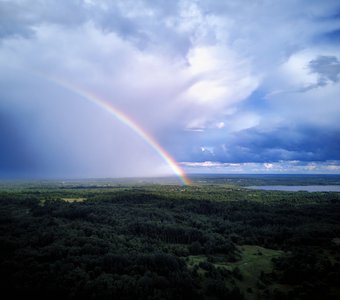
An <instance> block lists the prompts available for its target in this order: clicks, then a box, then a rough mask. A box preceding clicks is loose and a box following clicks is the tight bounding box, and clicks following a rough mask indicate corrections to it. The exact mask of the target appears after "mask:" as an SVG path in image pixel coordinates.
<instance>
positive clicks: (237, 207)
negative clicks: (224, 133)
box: [0, 186, 340, 300]
mask: <svg viewBox="0 0 340 300" xmlns="http://www.w3.org/2000/svg"><path fill="white" fill-rule="evenodd" d="M162 189H164V190H165V192H164V193H162ZM186 189H187V190H184V192H182V187H174V186H165V187H162V186H159V187H157V186H151V187H145V188H142V187H139V188H120V189H117V190H114V189H108V190H105V189H103V188H100V189H94V188H93V187H91V189H86V188H85V186H81V188H79V189H77V188H76V187H73V188H72V189H68V190H66V189H63V188H60V189H50V188H48V189H46V190H44V189H42V190H33V189H32V190H31V189H30V190H24V191H21V192H17V193H15V192H2V194H0V276H1V278H2V280H1V283H0V287H1V289H2V291H3V293H4V292H6V291H7V292H9V293H11V294H12V295H13V296H23V295H25V296H34V295H39V296H43V297H46V298H48V299H51V298H58V299H60V298H65V299H76V298H82V299H112V298H115V299H178V300H180V299H189V298H193V299H242V298H243V295H244V294H245V293H248V294H249V295H255V294H257V293H260V294H261V295H262V296H261V298H263V299H266V298H269V299H270V298H275V299H290V298H289V297H291V299H319V298H317V297H319V296H320V299H321V298H322V297H321V296H322V295H327V297H328V296H329V297H330V298H331V297H332V291H331V289H332V287H336V286H337V285H338V284H339V271H338V270H339V261H337V262H336V261H335V262H334V261H331V260H330V259H329V258H328V255H327V253H333V254H332V257H334V259H336V257H337V255H336V253H338V251H339V249H338V247H339V246H337V245H335V244H334V242H333V239H334V238H339V237H340V224H339V220H340V201H339V197H338V195H337V194H331V193H326V194H319V193H317V194H308V193H295V194H293V193H279V192H274V193H272V192H261V191H256V192H255V191H252V192H251V195H255V196H254V197H256V199H257V200H256V201H252V200H251V197H252V196H251V195H250V193H249V191H245V190H239V189H230V190H229V192H225V191H223V190H222V189H221V187H216V189H215V188H214V187H213V186H206V187H195V186H194V187H192V188H186ZM169 191H170V192H169ZM222 192H223V193H222ZM63 197H65V198H72V197H75V198H86V200H85V201H83V202H67V201H64V200H62V198H63ZM214 197H215V198H216V200H218V201H214V199H213V198H214ZM259 198H263V201H258V199H259ZM234 200H237V201H234ZM243 244H251V245H259V246H262V247H266V248H272V249H280V250H285V251H287V252H288V253H289V255H287V256H283V257H282V258H279V259H276V260H275V262H274V266H275V270H274V271H273V273H272V274H264V273H261V276H260V278H259V280H258V286H257V289H258V290H255V288H256V287H253V288H252V289H251V288H249V289H248V291H247V290H244V291H243V290H242V289H241V290H240V286H242V282H243V280H244V278H243V275H242V272H241V271H240V269H238V268H237V267H236V268H234V269H233V270H229V269H227V268H224V267H223V266H222V267H220V266H218V263H219V260H218V259H216V258H217V257H219V258H220V259H221V257H222V258H223V263H226V262H229V263H231V262H235V261H237V260H238V259H239V255H240V254H239V250H238V249H237V247H236V245H243ZM320 251H321V252H320ZM325 251H326V252H325ZM327 251H328V252H327ZM332 251H333V252H332ZM258 255H259V256H261V255H262V253H259V254H258ZM189 257H205V258H206V259H205V260H202V261H200V262H199V263H197V264H196V265H193V266H192V267H190V266H189V265H188V263H187V260H188V259H189ZM273 282H277V283H282V284H285V285H289V286H291V287H292V288H291V290H292V291H294V293H295V294H294V297H293V296H292V294H289V293H291V291H288V292H287V291H281V290H273V291H272V292H269V290H267V286H268V285H270V284H271V283H273ZM292 293H293V292H292ZM308 297H309V298H308ZM313 297H314V298H313Z"/></svg>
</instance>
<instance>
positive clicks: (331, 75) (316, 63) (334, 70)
mask: <svg viewBox="0 0 340 300" xmlns="http://www.w3.org/2000/svg"><path fill="white" fill-rule="evenodd" d="M308 67H309V69H310V70H311V72H312V73H315V74H317V75H318V77H319V85H325V84H327V82H333V83H335V82H338V81H339V79H340V62H339V60H338V58H337V57H335V56H318V57H317V58H316V59H313V60H311V61H310V62H309V64H308Z"/></svg>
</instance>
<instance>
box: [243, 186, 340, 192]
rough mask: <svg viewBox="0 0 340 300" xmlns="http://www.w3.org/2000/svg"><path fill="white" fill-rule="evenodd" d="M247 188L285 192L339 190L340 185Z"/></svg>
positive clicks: (249, 187)
mask: <svg viewBox="0 0 340 300" xmlns="http://www.w3.org/2000/svg"><path fill="white" fill-rule="evenodd" d="M247 188H248V189H253V190H265V191H287V192H299V191H305V192H340V185H258V186H248V187H247Z"/></svg>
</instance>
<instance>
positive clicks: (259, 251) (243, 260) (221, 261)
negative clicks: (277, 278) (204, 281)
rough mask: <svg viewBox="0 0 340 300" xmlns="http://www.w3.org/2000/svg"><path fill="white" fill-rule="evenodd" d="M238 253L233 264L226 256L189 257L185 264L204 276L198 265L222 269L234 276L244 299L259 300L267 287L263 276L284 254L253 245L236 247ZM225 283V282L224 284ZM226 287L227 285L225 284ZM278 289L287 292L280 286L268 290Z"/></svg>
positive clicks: (269, 271) (270, 270)
mask: <svg viewBox="0 0 340 300" xmlns="http://www.w3.org/2000/svg"><path fill="white" fill-rule="evenodd" d="M237 248H238V250H239V251H240V258H239V259H238V260H237V261H235V262H229V261H228V260H227V256H224V255H214V256H210V257H207V256H205V255H195V256H189V257H188V260H187V263H188V266H189V267H190V268H194V267H195V266H197V267H199V269H198V273H199V274H201V275H204V274H205V273H206V271H205V270H203V269H202V268H200V263H204V262H211V263H212V264H213V265H214V267H216V268H224V269H227V270H229V271H231V272H232V274H234V275H235V274H236V275H235V277H236V281H237V285H238V287H239V288H240V290H241V291H242V293H243V294H244V296H245V299H261V292H260V293H258V292H257V293H256V291H259V290H261V289H262V288H264V287H268V284H267V283H266V279H265V275H266V274H270V273H271V272H272V271H273V262H272V259H273V258H278V257H281V256H283V255H285V252H283V251H280V250H273V249H268V248H263V247H260V246H255V245H243V246H237ZM226 283H227V282H226ZM227 285H228V283H227ZM274 288H278V289H280V290H287V289H286V288H285V287H284V286H282V285H276V286H275V287H274V286H272V287H271V288H270V289H274Z"/></svg>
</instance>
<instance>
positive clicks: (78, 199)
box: [61, 198, 86, 203]
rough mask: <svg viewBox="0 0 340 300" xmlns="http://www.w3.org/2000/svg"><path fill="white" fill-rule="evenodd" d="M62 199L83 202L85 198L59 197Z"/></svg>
mask: <svg viewBox="0 0 340 300" xmlns="http://www.w3.org/2000/svg"><path fill="white" fill-rule="evenodd" d="M61 199H62V200H64V201H66V202H70V203H73V202H83V201H85V200H86V198H61Z"/></svg>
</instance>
